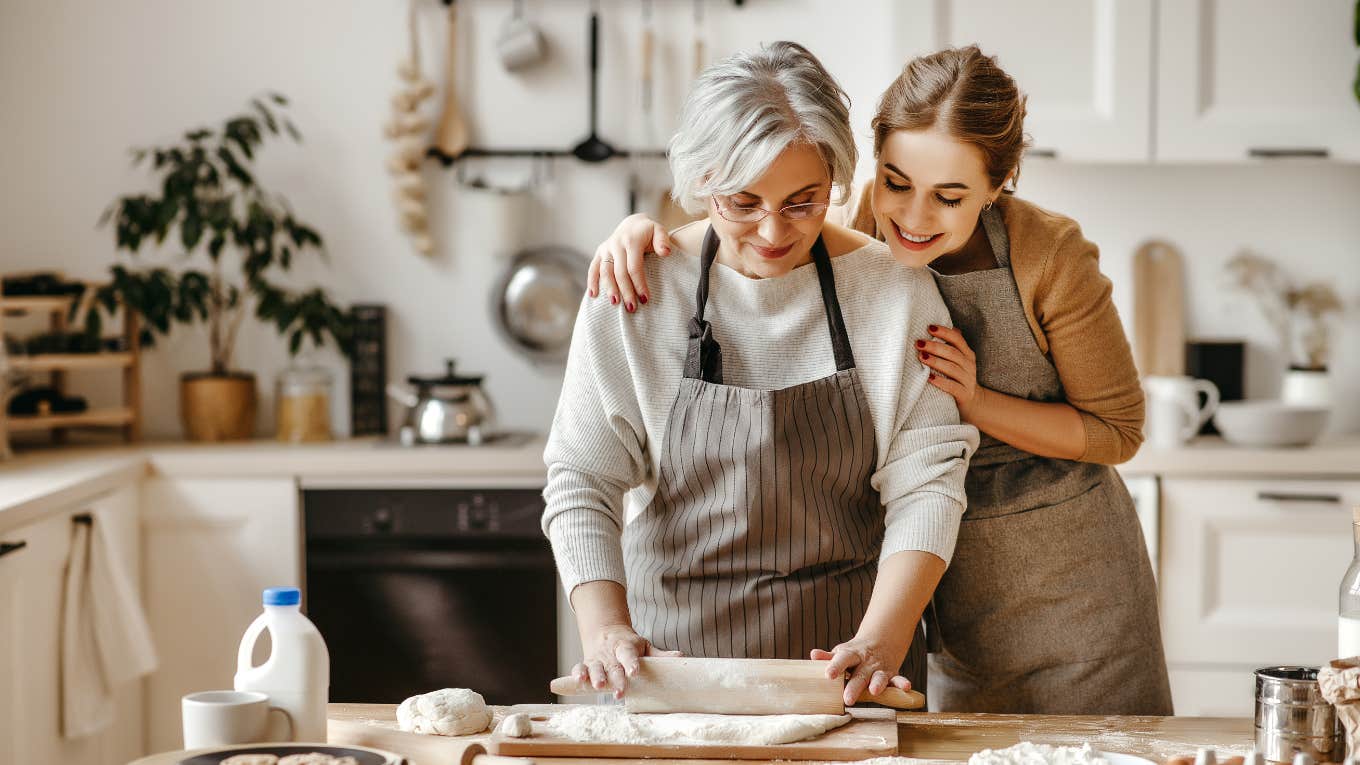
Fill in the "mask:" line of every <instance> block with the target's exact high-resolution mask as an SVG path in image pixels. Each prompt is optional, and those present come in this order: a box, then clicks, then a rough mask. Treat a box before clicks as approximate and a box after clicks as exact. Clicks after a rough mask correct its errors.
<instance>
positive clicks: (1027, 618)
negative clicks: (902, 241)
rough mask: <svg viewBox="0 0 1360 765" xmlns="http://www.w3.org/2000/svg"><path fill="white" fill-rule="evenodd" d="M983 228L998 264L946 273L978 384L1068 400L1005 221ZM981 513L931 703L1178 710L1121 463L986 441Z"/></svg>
mask: <svg viewBox="0 0 1360 765" xmlns="http://www.w3.org/2000/svg"><path fill="white" fill-rule="evenodd" d="M982 223H983V225H984V226H985V230H986V233H987V238H988V240H989V241H990V242H991V245H992V250H993V253H994V254H995V256H996V261H997V264H998V266H999V267H998V268H994V269H991V270H987V271H977V272H973V273H969V274H960V275H957V276H945V275H941V274H935V281H936V284H938V286H939V288H940V293H941V294H942V295H943V296H944V300H945V303H946V304H947V305H948V306H949V312H950V315H951V316H952V317H953V319H954V324H955V326H956V327H958V329H959V330H960V331H961V332H962V333H963V336H964V338H965V339H966V340H967V341H968V344H969V346H971V347H972V349H973V351H974V352H975V353H976V354H977V359H978V369H977V374H978V384H979V385H982V386H984V387H986V388H989V389H991V390H995V391H999V392H1001V393H1006V394H1009V395H1012V396H1019V397H1022V398H1027V399H1030V400H1034V401H1062V400H1064V396H1063V390H1062V383H1061V381H1060V380H1059V378H1058V373H1057V370H1056V369H1054V367H1053V364H1052V362H1051V361H1049V359H1048V358H1047V357H1046V356H1044V354H1043V353H1042V352H1040V350H1039V347H1038V344H1037V343H1036V342H1035V340H1034V336H1033V334H1032V333H1031V332H1030V328H1029V324H1028V322H1027V321H1026V319H1025V314H1024V310H1023V307H1022V304H1021V302H1020V293H1019V290H1018V289H1017V288H1016V286H1015V278H1014V276H1013V274H1012V273H1011V269H1010V246H1009V241H1008V239H1007V236H1006V227H1005V223H1004V221H1003V220H1002V218H1001V214H1000V212H999V211H988V212H985V213H983V217H982ZM965 487H966V490H967V493H968V510H967V512H966V513H965V514H964V516H963V523H962V524H961V526H960V529H959V539H958V545H957V547H956V548H955V552H954V558H953V560H952V561H951V562H950V565H949V569H948V571H946V572H945V575H944V578H943V579H942V580H941V582H940V586H939V587H938V588H937V589H936V591H935V599H934V602H933V607H932V609H931V610H930V611H928V612H927V629H928V632H929V633H930V644H931V651H932V653H931V656H930V684H931V689H932V699H931V708H932V709H935V708H939V709H941V710H947V711H950V712H1004V713H1026V714H1119V715H1169V714H1171V691H1170V687H1169V684H1168V682H1167V672H1166V660H1165V658H1164V656H1163V654H1162V639H1161V630H1160V628H1159V626H1158V617H1157V589H1156V583H1155V582H1154V580H1153V576H1152V566H1151V564H1150V562H1149V561H1148V554H1147V546H1146V545H1145V543H1144V541H1143V532H1142V527H1141V526H1140V525H1139V523H1138V516H1137V512H1136V511H1135V509H1134V505H1133V500H1132V499H1131V498H1130V497H1129V493H1128V490H1127V489H1126V488H1125V486H1124V482H1123V480H1122V479H1121V478H1120V477H1119V474H1118V473H1116V472H1115V470H1114V468H1111V467H1109V466H1107V465H1096V464H1092V463H1086V462H1075V461H1071V460H1062V459H1052V458H1047V457H1039V456H1036V455H1034V454H1031V453H1029V452H1025V451H1022V450H1020V449H1017V448H1015V447H1013V446H1011V445H1009V444H1006V443H1003V442H1001V441H999V440H997V439H995V438H992V437H990V436H988V435H987V434H985V433H984V434H982V439H981V443H980V445H979V447H978V450H977V453H976V454H975V455H974V456H973V459H972V461H971V463H970V465H969V468H968V475H967V478H966V481H965Z"/></svg>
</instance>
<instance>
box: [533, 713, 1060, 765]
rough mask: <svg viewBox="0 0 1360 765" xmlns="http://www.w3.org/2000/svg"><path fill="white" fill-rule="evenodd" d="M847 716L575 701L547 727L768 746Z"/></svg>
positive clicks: (582, 733)
mask: <svg viewBox="0 0 1360 765" xmlns="http://www.w3.org/2000/svg"><path fill="white" fill-rule="evenodd" d="M850 719H851V718H850V715H708V714H688V713H674V714H630V713H629V712H628V711H627V710H626V709H624V708H623V707H619V706H609V705H579V706H575V707H572V708H571V709H570V710H569V711H566V712H563V713H561V714H558V715H555V716H554V717H553V718H552V720H551V721H550V722H549V727H550V728H551V729H552V730H553V732H554V733H556V734H558V735H560V736H565V737H566V738H570V739H572V740H573V741H588V742H593V743H612V744H658V743H661V744H705V743H723V744H752V745H772V744H788V743H791V742H794V741H802V740H803V739H806V738H812V737H813V736H818V735H821V734H823V733H825V732H827V731H829V730H833V729H835V728H839V727H840V726H842V725H845V724H846V723H848V722H850ZM1064 765H1066V764H1064Z"/></svg>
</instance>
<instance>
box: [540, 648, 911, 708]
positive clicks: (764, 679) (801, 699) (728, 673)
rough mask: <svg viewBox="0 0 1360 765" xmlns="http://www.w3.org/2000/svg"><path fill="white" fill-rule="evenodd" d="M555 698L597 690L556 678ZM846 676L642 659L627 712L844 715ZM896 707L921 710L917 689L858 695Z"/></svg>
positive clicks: (745, 663)
mask: <svg viewBox="0 0 1360 765" xmlns="http://www.w3.org/2000/svg"><path fill="white" fill-rule="evenodd" d="M548 688H549V689H550V690H551V691H552V692H553V693H556V694H558V695H559V696H588V695H594V694H599V693H601V691H599V690H597V689H596V688H595V687H594V686H592V685H591V684H590V683H588V682H587V683H581V682H577V680H576V678H573V677H559V678H557V679H556V680H553V681H552V682H551V683H549V684H548ZM844 693H845V678H844V677H841V678H838V679H835V680H832V679H830V678H828V677H827V676H826V662H824V661H804V660H801V659H698V658H691V657H682V658H664V657H656V658H646V659H640V660H639V669H638V672H637V674H635V675H633V676H632V677H630V678H628V690H627V691H625V692H624V695H623V702H624V706H625V707H627V709H628V711H629V712H708V713H712V714H746V715H768V714H809V715H810V714H835V715H839V714H845V703H844V700H843V698H842V696H843V694H844ZM862 698H863V700H865V701H873V702H875V703H878V704H882V705H884V706H888V707H893V708H896V709H920V708H921V707H924V706H925V703H926V698H925V696H922V695H921V694H919V693H917V692H916V691H903V690H901V689H899V688H888V689H887V690H885V691H884V692H883V693H881V694H879V695H878V696H868V695H865V696H863V697H862Z"/></svg>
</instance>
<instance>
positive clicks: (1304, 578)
mask: <svg viewBox="0 0 1360 765" xmlns="http://www.w3.org/2000/svg"><path fill="white" fill-rule="evenodd" d="M1354 505H1360V481H1354V480H1351V481H1331V480H1246V479H1239V480H1231V479H1195V478H1174V477H1172V478H1163V479H1162V524H1161V526H1162V534H1161V575H1160V577H1159V581H1160V582H1161V587H1160V593H1161V595H1160V597H1161V616H1162V634H1163V638H1164V641H1165V646H1166V656H1167V663H1168V664H1169V666H1170V668H1171V671H1172V676H1173V680H1174V681H1176V685H1177V686H1178V688H1177V690H1178V696H1177V698H1176V702H1177V712H1178V713H1179V714H1186V713H1190V711H1191V710H1190V709H1187V708H1183V706H1185V705H1191V706H1192V707H1193V708H1194V709H1199V710H1221V709H1237V710H1238V711H1239V712H1240V711H1244V710H1243V708H1242V707H1241V706H1240V701H1241V700H1240V698H1239V691H1240V689H1231V688H1230V687H1229V684H1225V683H1223V682H1221V680H1222V677H1224V676H1229V677H1247V678H1250V677H1251V673H1252V671H1253V670H1255V669H1257V668H1260V667H1265V666H1271V665H1276V664H1305V665H1314V666H1315V665H1319V664H1321V663H1322V662H1325V661H1328V660H1330V659H1333V658H1336V656H1335V654H1336V618H1337V590H1338V588H1339V586H1340V583H1341V578H1342V575H1343V574H1344V573H1345V571H1346V567H1347V566H1348V565H1349V563H1350V560H1351V554H1352V543H1351V513H1350V508H1351V507H1352V506H1354ZM1225 673H1226V674H1225ZM1247 698H1248V699H1250V694H1248V696H1247ZM1234 705H1236V706H1234Z"/></svg>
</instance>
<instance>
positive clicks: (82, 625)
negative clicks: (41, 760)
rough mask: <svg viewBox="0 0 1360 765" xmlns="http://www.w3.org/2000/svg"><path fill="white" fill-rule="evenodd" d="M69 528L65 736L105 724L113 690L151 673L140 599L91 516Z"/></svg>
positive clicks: (63, 686)
mask: <svg viewBox="0 0 1360 765" xmlns="http://www.w3.org/2000/svg"><path fill="white" fill-rule="evenodd" d="M86 517H88V518H91V520H90V521H89V522H84V521H82V520H81V518H86ZM72 526H73V528H72V530H71V556H70V559H69V561H68V563H67V566H66V592H65V596H64V598H63V603H62V622H61V734H62V736H63V737H65V738H68V739H71V738H80V737H82V736H88V735H90V734H91V733H96V732H98V731H100V730H102V729H104V728H105V727H107V726H108V725H109V724H110V723H111V722H113V713H114V708H113V692H114V690H116V689H117V688H118V687H119V686H120V685H122V684H123V683H125V682H127V681H129V680H132V679H135V678H138V677H141V676H142V675H145V674H148V673H150V672H151V671H153V670H154V669H155V668H156V651H155V648H154V647H153V646H152V643H151V628H150V626H149V625H148V624H147V622H146V615H145V613H143V611H142V604H141V601H140V600H139V599H138V597H137V592H136V590H135V589H134V588H133V586H132V579H131V578H130V577H129V576H128V573H127V568H126V564H125V562H124V561H123V560H121V559H120V558H119V557H118V555H117V551H116V550H115V549H114V548H113V545H112V544H110V542H109V539H108V533H107V531H106V530H105V529H104V527H103V525H102V524H101V523H100V522H99V518H98V515H93V516H77V517H76V519H75V520H74V521H73V522H72Z"/></svg>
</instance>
